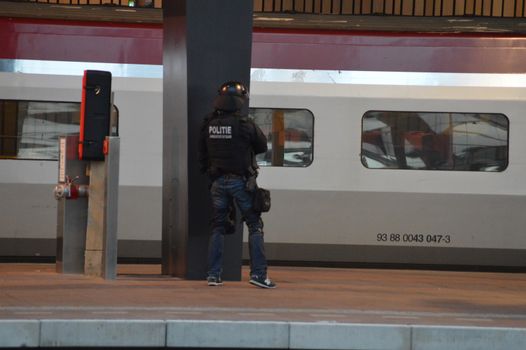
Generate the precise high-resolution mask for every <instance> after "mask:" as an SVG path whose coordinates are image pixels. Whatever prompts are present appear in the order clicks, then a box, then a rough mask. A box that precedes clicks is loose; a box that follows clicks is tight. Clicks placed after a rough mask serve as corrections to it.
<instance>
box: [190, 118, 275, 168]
mask: <svg viewBox="0 0 526 350" xmlns="http://www.w3.org/2000/svg"><path fill="white" fill-rule="evenodd" d="M266 151H267V138H266V137H265V135H264V134H263V132H262V131H261V129H260V128H259V127H258V126H257V125H256V124H255V123H254V122H253V121H252V120H251V119H249V118H248V117H245V116H241V115H240V114H239V112H237V111H222V110H216V111H215V112H213V113H211V114H210V115H208V116H207V117H206V118H205V119H204V120H203V124H202V126H201V133H200V137H199V163H200V165H201V171H202V172H207V173H208V174H209V175H210V176H212V177H217V176H220V175H222V174H237V175H242V176H245V175H249V169H251V167H252V164H253V156H254V154H259V153H263V152H266Z"/></svg>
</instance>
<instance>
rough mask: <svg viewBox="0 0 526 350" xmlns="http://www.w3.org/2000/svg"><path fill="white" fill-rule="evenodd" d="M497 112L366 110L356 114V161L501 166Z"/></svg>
mask: <svg viewBox="0 0 526 350" xmlns="http://www.w3.org/2000/svg"><path fill="white" fill-rule="evenodd" d="M508 129H509V121H508V118H507V117H506V116H505V115H503V114H488V113H442V112H392V111H369V112H366V113H365V114H364V116H363V118H362V151H361V159H362V164H363V165H364V166H365V167H367V168H371V169H378V168H389V169H427V170H465V171H503V170H504V169H506V167H507V166H508Z"/></svg>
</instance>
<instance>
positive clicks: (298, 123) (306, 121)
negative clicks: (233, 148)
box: [249, 108, 314, 167]
mask: <svg viewBox="0 0 526 350" xmlns="http://www.w3.org/2000/svg"><path fill="white" fill-rule="evenodd" d="M249 115H250V117H251V118H252V119H253V120H254V122H255V123H256V124H257V125H258V126H259V127H260V128H261V130H262V131H263V133H264V134H265V135H266V136H267V140H268V151H267V152H266V153H264V154H259V155H258V156H257V162H258V165H259V166H284V167H306V166H309V165H310V164H311V163H312V153H313V149H312V141H313V139H312V137H313V133H314V116H313V115H312V113H311V112H310V111H308V110H306V109H271V108H251V109H250V112H249Z"/></svg>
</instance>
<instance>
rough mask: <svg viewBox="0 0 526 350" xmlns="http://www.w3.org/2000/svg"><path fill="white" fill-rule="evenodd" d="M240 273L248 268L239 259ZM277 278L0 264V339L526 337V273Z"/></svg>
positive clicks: (361, 345)
mask: <svg viewBox="0 0 526 350" xmlns="http://www.w3.org/2000/svg"><path fill="white" fill-rule="evenodd" d="M243 272H244V273H243V275H244V276H246V275H247V271H246V270H244V271H243ZM270 273H271V277H272V279H273V280H275V281H276V282H277V283H278V288H277V289H273V290H265V289H259V288H256V287H254V286H251V285H250V284H249V283H248V282H247V280H243V281H241V282H228V281H227V282H225V285H224V286H222V287H208V286H207V285H206V283H205V281H187V280H181V279H177V278H172V277H167V276H162V275H160V266H158V265H120V266H119V275H118V278H117V279H116V280H113V281H105V280H103V279H100V278H93V277H87V276H83V275H63V274H58V273H56V272H55V270H54V265H52V264H0V347H21V346H29V347H39V346H40V347H77V346H82V347H132V346H141V347H166V346H168V347H196V348H199V347H202V348H211V347H219V348H269V349H270V348H275V349H287V348H290V349H404V350H405V349H407V350H413V349H419V350H435V349H437V350H438V349H441V350H444V349H447V350H456V349H477V350H484V349H488V350H490V349H491V350H496V349H506V350H510V349H525V348H526V274H523V273H485V272H484V273H482V272H441V271H421V270H420V271H415V270H412V271H411V270H374V269H335V268H332V269H328V268H305V267H304V268H299V267H271V269H270Z"/></svg>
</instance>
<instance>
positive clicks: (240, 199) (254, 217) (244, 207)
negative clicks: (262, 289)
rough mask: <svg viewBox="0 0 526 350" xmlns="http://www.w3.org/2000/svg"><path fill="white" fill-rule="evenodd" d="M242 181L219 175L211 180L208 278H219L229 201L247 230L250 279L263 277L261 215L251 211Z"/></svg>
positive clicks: (265, 265)
mask: <svg viewBox="0 0 526 350" xmlns="http://www.w3.org/2000/svg"><path fill="white" fill-rule="evenodd" d="M245 186H246V180H245V179H244V178H242V177H240V176H235V175H223V176H220V177H219V178H217V179H215V181H214V182H213V183H212V187H211V188H210V193H211V196H212V205H213V209H214V212H213V218H212V236H211V237H210V241H209V246H208V275H209V276H216V277H221V272H222V271H223V248H224V233H225V221H226V220H227V215H228V210H229V203H230V200H231V199H232V198H233V199H234V200H235V202H236V204H237V206H238V207H239V210H241V214H243V218H244V220H245V222H246V223H247V226H248V247H249V253H250V276H258V277H264V278H266V276H267V258H266V257H265V249H264V247H263V244H264V242H263V221H262V220H261V214H260V213H256V212H254V210H253V209H252V197H253V194H252V193H251V192H247V191H246V189H245Z"/></svg>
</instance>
